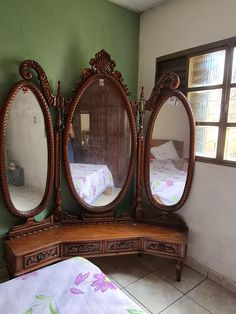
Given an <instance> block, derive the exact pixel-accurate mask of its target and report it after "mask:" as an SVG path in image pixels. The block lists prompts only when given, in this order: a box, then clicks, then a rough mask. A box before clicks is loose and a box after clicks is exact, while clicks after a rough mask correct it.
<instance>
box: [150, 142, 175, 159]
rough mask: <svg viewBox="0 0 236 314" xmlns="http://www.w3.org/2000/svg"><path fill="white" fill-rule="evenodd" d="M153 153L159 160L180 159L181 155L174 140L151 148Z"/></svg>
mask: <svg viewBox="0 0 236 314" xmlns="http://www.w3.org/2000/svg"><path fill="white" fill-rule="evenodd" d="M151 153H152V155H153V156H154V157H155V158H156V159H158V160H165V159H172V160H178V159H179V155H178V153H177V151H176V149H175V146H174V144H173V142H172V141H169V142H166V143H164V144H162V145H160V146H154V147H152V148H151Z"/></svg>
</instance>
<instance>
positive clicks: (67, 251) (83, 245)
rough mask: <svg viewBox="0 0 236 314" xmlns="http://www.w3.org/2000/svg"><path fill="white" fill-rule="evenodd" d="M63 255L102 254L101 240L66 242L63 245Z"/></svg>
mask: <svg viewBox="0 0 236 314" xmlns="http://www.w3.org/2000/svg"><path fill="white" fill-rule="evenodd" d="M63 252H64V256H78V255H80V256H83V255H91V254H92V255H93V254H102V242H100V241H98V242H78V243H66V244H64V247H63Z"/></svg>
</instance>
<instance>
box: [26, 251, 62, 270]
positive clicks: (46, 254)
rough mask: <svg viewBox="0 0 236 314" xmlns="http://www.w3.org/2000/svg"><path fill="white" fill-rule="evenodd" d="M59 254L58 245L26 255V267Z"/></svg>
mask: <svg viewBox="0 0 236 314" xmlns="http://www.w3.org/2000/svg"><path fill="white" fill-rule="evenodd" d="M54 256H58V247H54V248H51V249H49V250H44V251H41V252H38V253H35V254H34V255H31V256H27V257H25V267H29V266H31V265H32V264H36V263H39V262H41V261H43V260H45V259H48V258H51V257H54Z"/></svg>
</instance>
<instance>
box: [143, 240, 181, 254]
mask: <svg viewBox="0 0 236 314" xmlns="http://www.w3.org/2000/svg"><path fill="white" fill-rule="evenodd" d="M148 249H149V250H154V251H164V252H167V253H172V254H177V250H176V247H175V246H173V245H171V244H165V243H159V242H151V243H149V244H148Z"/></svg>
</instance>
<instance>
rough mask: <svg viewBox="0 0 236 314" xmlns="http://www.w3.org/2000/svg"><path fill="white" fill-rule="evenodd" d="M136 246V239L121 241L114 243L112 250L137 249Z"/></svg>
mask: <svg viewBox="0 0 236 314" xmlns="http://www.w3.org/2000/svg"><path fill="white" fill-rule="evenodd" d="M135 247H136V245H135V242H134V241H121V242H115V243H113V244H112V245H111V247H110V250H129V249H135Z"/></svg>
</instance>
